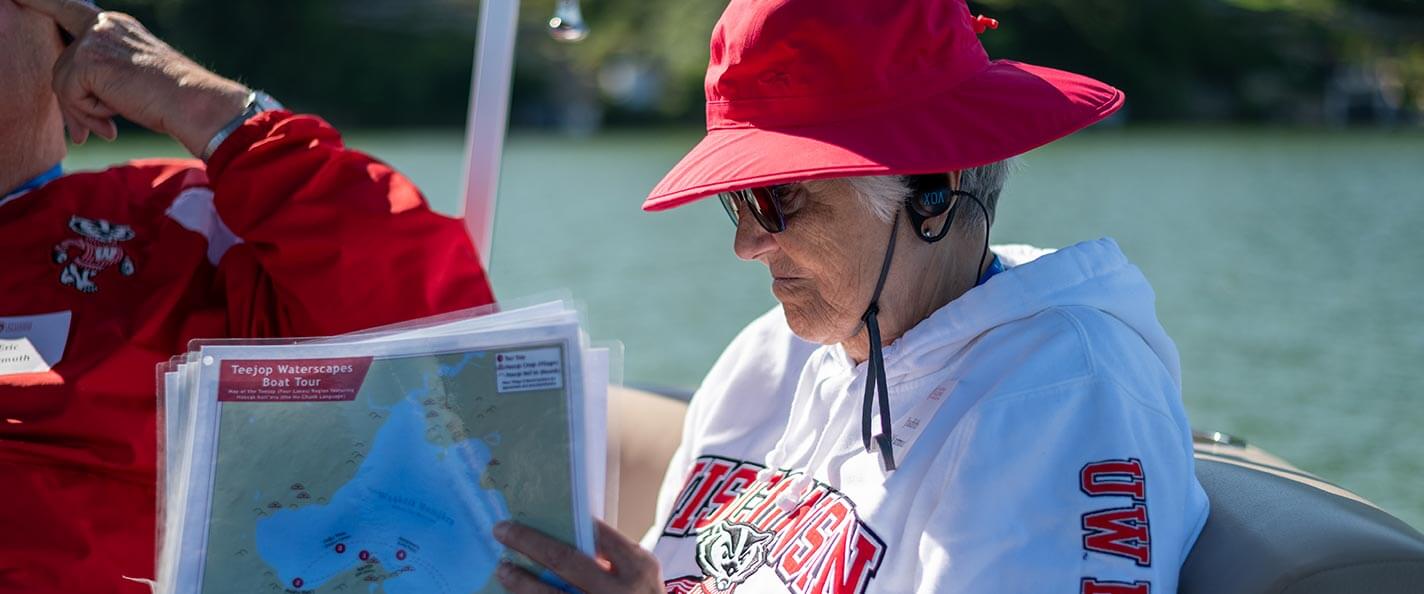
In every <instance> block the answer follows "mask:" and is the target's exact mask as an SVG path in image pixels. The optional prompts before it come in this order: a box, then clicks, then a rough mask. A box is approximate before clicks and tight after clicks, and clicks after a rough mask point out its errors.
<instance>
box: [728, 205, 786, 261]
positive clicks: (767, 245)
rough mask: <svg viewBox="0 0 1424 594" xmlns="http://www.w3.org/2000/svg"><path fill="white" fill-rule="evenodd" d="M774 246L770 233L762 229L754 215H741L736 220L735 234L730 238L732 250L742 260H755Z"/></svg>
mask: <svg viewBox="0 0 1424 594" xmlns="http://www.w3.org/2000/svg"><path fill="white" fill-rule="evenodd" d="M775 246H776V240H775V239H773V238H772V237H771V233H769V232H767V230H766V229H763V228H762V226H761V224H760V223H757V222H756V219H755V217H752V216H749V215H745V214H744V215H743V216H741V217H739V218H738V220H737V236H736V239H734V240H732V251H733V252H736V254H737V257H738V258H741V259H743V260H756V259H757V258H759V257H761V256H762V255H763V254H766V253H767V252H770V251H771V250H772V249H774V248H775Z"/></svg>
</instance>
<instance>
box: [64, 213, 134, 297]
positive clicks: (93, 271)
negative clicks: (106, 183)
mask: <svg viewBox="0 0 1424 594" xmlns="http://www.w3.org/2000/svg"><path fill="white" fill-rule="evenodd" d="M69 229H70V230H71V231H74V232H75V233H78V234H79V237H71V238H69V239H66V240H64V241H61V242H59V243H58V244H57V245H55V246H54V263H55V264H63V265H64V269H63V270H61V271H60V272H59V283H60V284H62V285H68V286H71V287H74V288H76V289H79V290H80V291H83V292H85V293H94V292H97V291H98V290H99V285H96V284H94V277H95V276H96V275H98V274H99V273H100V272H103V271H104V269H106V268H108V267H110V266H113V265H114V264H118V265H119V274H122V275H124V276H133V274H134V262H133V259H132V258H130V257H129V256H128V254H127V253H126V252H125V251H124V248H122V247H119V242H121V241H128V240H130V239H133V238H134V230H133V227H130V226H128V225H115V224H113V223H110V222H109V221H105V220H103V219H86V218H84V217H81V216H71V217H69ZM71 251H77V252H78V256H75V257H71V255H70V252H71Z"/></svg>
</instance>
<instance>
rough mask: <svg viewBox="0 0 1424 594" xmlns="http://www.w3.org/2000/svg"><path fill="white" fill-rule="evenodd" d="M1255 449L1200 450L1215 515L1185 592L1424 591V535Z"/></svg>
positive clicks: (1184, 579) (1185, 573)
mask: <svg viewBox="0 0 1424 594" xmlns="http://www.w3.org/2000/svg"><path fill="white" fill-rule="evenodd" d="M1252 450H1254V448H1251V449H1250V450H1248V449H1247V448H1245V447H1237V446H1221V445H1218V446H1211V445H1206V446H1204V445H1203V444H1201V443H1199V444H1198V446H1197V460H1196V469H1197V478H1198V479H1199V480H1200V481H1201V484H1202V487H1203V488H1204V489H1205V490H1206V493H1207V498H1208V499H1210V501H1211V515H1210V516H1209V517H1208V518H1207V522H1206V526H1205V528H1203V530H1202V533H1201V536H1200V537H1199V538H1198V539H1197V542H1196V545H1195V546H1194V547H1193V548H1192V551H1191V553H1190V554H1189V555H1188V557H1187V560H1186V563H1185V564H1184V565H1183V566H1182V572H1181V580H1180V584H1179V587H1178V592H1180V593H1182V594H1206V593H1211V594H1325V593H1330V594H1349V593H1353V592H1358V593H1362V594H1396V593H1398V594H1404V593H1409V594H1418V593H1421V592H1424V535H1421V534H1420V533H1419V532H1417V531H1416V530H1414V529H1413V528H1411V527H1409V526H1408V525H1407V524H1405V523H1404V522H1402V521H1400V520H1398V519H1396V518H1394V517H1393V516H1391V515H1389V514H1388V513H1385V512H1384V511H1383V510H1381V509H1379V508H1378V507H1375V506H1374V505H1373V504H1371V503H1369V502H1368V501H1365V500H1364V499H1362V498H1360V497H1359V496H1358V495H1355V494H1353V493H1351V492H1349V491H1346V490H1344V489H1341V488H1339V487H1337V486H1334V485H1331V484H1329V483H1326V482H1324V481H1322V480H1320V479H1319V478H1316V477H1314V476H1311V475H1309V474H1306V473H1304V472H1301V471H1299V470H1297V469H1295V468H1293V467H1290V466H1289V465H1288V464H1286V463H1284V462H1283V461H1279V459H1269V460H1268V459H1262V456H1260V455H1253V451H1252ZM1254 452H1260V450H1254ZM1265 457H1267V458H1269V454H1265ZM1273 460H1274V462H1273Z"/></svg>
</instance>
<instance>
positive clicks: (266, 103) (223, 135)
mask: <svg viewBox="0 0 1424 594" xmlns="http://www.w3.org/2000/svg"><path fill="white" fill-rule="evenodd" d="M278 109H282V104H281V102H279V101H277V100H276V99H273V98H272V96H271V95H268V94H267V93H264V92H262V91H253V92H252V93H250V94H248V95H247V106H246V107H244V108H242V113H240V114H237V117H234V118H232V120H231V121H229V122H228V123H227V125H225V126H223V127H222V129H221V130H218V133H217V134H214V135H213V138H212V140H209V141H208V144H207V146H206V147H204V148H203V154H201V155H198V158H200V159H202V160H204V161H207V160H208V159H211V158H213V153H216V152H218V147H220V146H222V143H223V141H226V140H227V137H229V136H232V133H233V132H235V131H237V129H238V128H240V127H242V125H243V124H245V123H247V120H250V119H252V118H253V117H254V116H256V115H257V114H259V113H263V112H268V111H274V110H278Z"/></svg>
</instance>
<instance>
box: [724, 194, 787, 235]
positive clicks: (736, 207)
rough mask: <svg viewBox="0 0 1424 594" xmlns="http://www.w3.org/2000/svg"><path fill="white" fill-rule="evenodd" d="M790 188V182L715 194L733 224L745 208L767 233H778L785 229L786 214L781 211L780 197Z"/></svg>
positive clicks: (738, 219)
mask: <svg viewBox="0 0 1424 594" xmlns="http://www.w3.org/2000/svg"><path fill="white" fill-rule="evenodd" d="M791 188H792V185H791V184H782V185H778V186H763V187H760V188H750V189H746V190H734V191H731V192H722V193H719V194H717V198H718V199H720V200H721V201H722V208H725V209H727V216H729V217H731V218H732V224H733V225H737V224H739V223H740V221H741V218H742V210H743V208H745V210H749V211H751V213H752V218H754V219H756V222H757V223H759V224H761V228H762V229H766V232H767V233H780V232H782V231H785V230H786V215H785V213H783V212H782V211H781V204H782V199H783V197H784V196H785V195H786V193H787V192H788V191H790V190H791Z"/></svg>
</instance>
